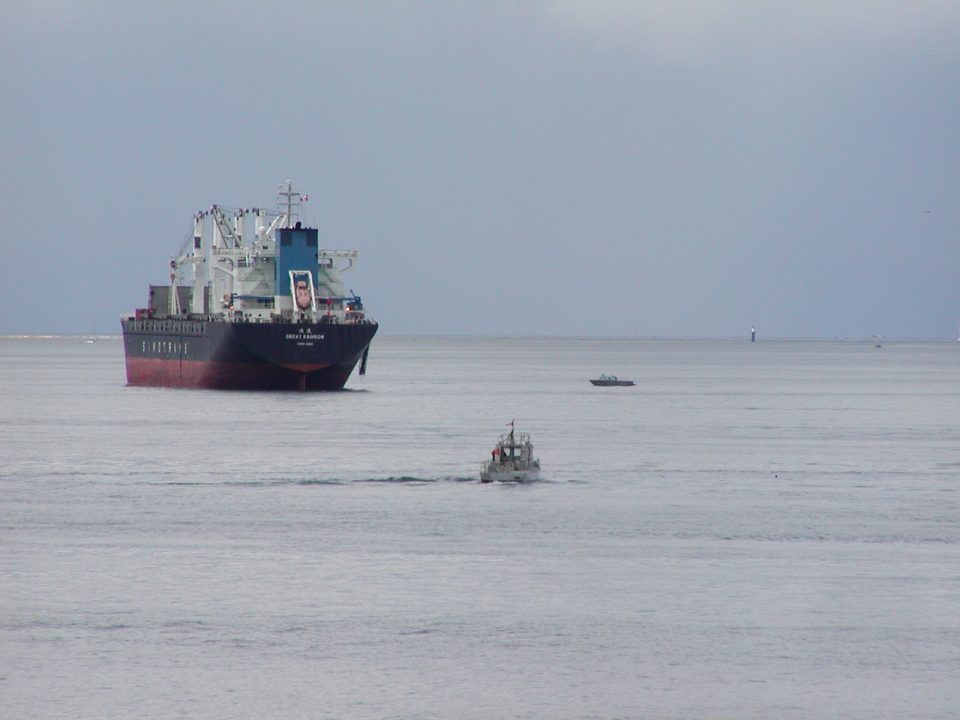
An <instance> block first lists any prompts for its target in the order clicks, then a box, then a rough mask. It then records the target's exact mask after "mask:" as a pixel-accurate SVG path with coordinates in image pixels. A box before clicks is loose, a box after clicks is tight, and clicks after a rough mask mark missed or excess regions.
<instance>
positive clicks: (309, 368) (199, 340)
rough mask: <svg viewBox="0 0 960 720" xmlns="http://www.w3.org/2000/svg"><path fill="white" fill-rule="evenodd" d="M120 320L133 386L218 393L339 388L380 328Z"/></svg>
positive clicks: (128, 380) (129, 374)
mask: <svg viewBox="0 0 960 720" xmlns="http://www.w3.org/2000/svg"><path fill="white" fill-rule="evenodd" d="M122 325H123V344H124V352H125V355H126V369H127V384H128V385H135V386H137V385H139V386H153V387H181V388H206V389H217V390H339V389H341V388H343V386H344V384H345V383H346V382H347V378H349V377H350V374H351V372H353V369H354V367H356V365H357V363H358V362H360V361H361V359H364V360H365V352H366V351H367V349H368V347H369V345H370V341H371V340H372V339H373V336H374V335H375V334H376V332H377V324H376V323H371V322H364V323H356V324H332V323H323V322H319V323H315V322H300V323H298V322H271V323H258V322H250V323H248V322H231V321H225V320H192V319H170V318H164V319H152V318H145V319H138V318H131V319H126V320H123V321H122ZM363 369H364V368H363V367H361V373H362V372H363Z"/></svg>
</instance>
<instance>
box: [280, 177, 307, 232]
mask: <svg viewBox="0 0 960 720" xmlns="http://www.w3.org/2000/svg"><path fill="white" fill-rule="evenodd" d="M305 199H306V198H305V197H304V196H303V195H301V194H300V192H299V191H298V190H294V189H293V182H291V181H290V180H287V182H286V184H284V185H281V186H280V187H279V188H278V189H277V205H279V206H280V208H281V209H282V208H283V207H284V205H286V208H287V212H286V224H285V225H284V227H293V225H294V222H293V218H294V210H295V209H296V210H297V213H296V214H297V215H299V209H300V205H301V202H302V201H303V200H305Z"/></svg>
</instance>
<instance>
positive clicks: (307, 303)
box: [290, 270, 316, 312]
mask: <svg viewBox="0 0 960 720" xmlns="http://www.w3.org/2000/svg"><path fill="white" fill-rule="evenodd" d="M290 291H291V293H293V306H294V308H295V309H296V310H297V311H298V312H307V311H308V310H316V307H315V305H314V299H313V275H312V274H311V273H309V272H305V271H297V270H291V271H290Z"/></svg>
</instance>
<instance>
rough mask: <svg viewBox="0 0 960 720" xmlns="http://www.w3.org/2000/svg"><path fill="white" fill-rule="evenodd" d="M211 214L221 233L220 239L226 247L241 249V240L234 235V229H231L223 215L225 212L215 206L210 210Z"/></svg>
mask: <svg viewBox="0 0 960 720" xmlns="http://www.w3.org/2000/svg"><path fill="white" fill-rule="evenodd" d="M210 213H211V215H212V216H213V221H214V222H215V223H216V225H217V229H218V230H219V231H220V237H221V239H222V240H223V244H224V246H226V247H230V246H231V245H232V246H233V247H235V248H238V247H240V245H241V242H240V238H238V237H237V236H236V235H235V234H234V232H233V228H231V227H230V223H228V222H227V218H226V216H225V215H224V214H223V210H221V209H220V208H219V207H218V206H217V205H214V206H212V207H211V208H210Z"/></svg>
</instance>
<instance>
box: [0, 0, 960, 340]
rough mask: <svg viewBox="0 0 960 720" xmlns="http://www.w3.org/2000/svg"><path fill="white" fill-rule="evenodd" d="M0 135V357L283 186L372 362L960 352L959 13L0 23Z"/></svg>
mask: <svg viewBox="0 0 960 720" xmlns="http://www.w3.org/2000/svg"><path fill="white" fill-rule="evenodd" d="M0 128H2V134H0V217H2V219H3V225H4V227H3V232H2V235H0V243H2V260H0V298H2V302H3V307H4V312H3V313H0V334H47V333H53V334H55V333H109V334H117V333H119V329H120V327H119V316H120V314H121V313H124V312H129V311H131V310H132V309H133V308H134V307H139V306H143V305H144V304H145V302H146V295H147V285H148V284H150V283H154V284H159V283H162V282H164V281H165V280H166V275H167V270H166V268H167V263H168V260H169V259H170V257H171V256H172V255H174V254H175V253H176V252H177V250H178V248H179V247H180V245H181V243H182V242H183V240H184V238H185V237H186V235H187V233H188V232H189V231H190V228H191V217H192V214H193V213H194V212H195V211H196V210H199V209H201V208H206V207H209V206H210V205H211V204H213V203H219V204H223V205H228V206H235V207H249V206H264V205H272V204H273V202H274V200H275V196H274V193H275V189H276V186H277V185H278V184H279V183H281V182H283V181H284V180H286V179H292V180H294V181H295V182H296V183H298V184H299V186H300V187H301V188H302V189H303V190H304V191H305V192H308V193H309V194H310V202H309V204H308V206H307V209H306V219H307V220H308V221H310V223H311V224H313V225H315V226H317V227H319V228H320V232H321V237H322V238H323V242H322V244H323V245H324V246H326V247H334V248H355V249H357V250H358V251H359V252H360V262H359V266H358V268H357V269H356V270H355V271H354V272H353V273H352V274H351V275H349V276H347V277H346V285H347V287H349V288H353V289H354V290H355V291H356V292H357V293H358V294H361V295H362V296H363V297H364V300H365V302H366V305H367V308H368V310H369V312H370V314H371V315H373V316H374V317H375V318H376V319H378V320H379V321H380V323H381V332H382V333H385V334H394V335H397V334H481V335H486V334H510V335H518V334H535V335H573V336H595V335H601V336H608V335H617V336H620V335H622V336H670V337H691V336H692V337H700V336H702V337H727V336H745V335H748V334H749V331H750V327H751V326H752V325H755V326H756V327H757V330H758V333H759V334H760V336H761V337H765V336H766V337H818V338H833V337H870V336H873V335H881V336H887V337H902V338H955V337H957V332H958V325H960V203H958V192H960V2H955V1H952V0H944V1H939V2H934V1H924V0H903V1H902V2H886V1H884V0H851V1H849V2H844V1H843V0H831V1H824V2H820V1H818V0H797V1H796V2H776V1H772V0H754V1H752V2H747V1H746V0H739V1H736V0H735V1H733V2H721V1H720V0H714V1H711V2H706V1H703V2H696V1H683V0H664V1H663V2H660V1H658V0H634V1H633V2H627V1H625V0H624V1H618V0H610V1H608V2H604V1H603V0H554V1H551V0H530V1H529V2H500V1H497V0H475V1H472V2H470V1H467V2H451V1H450V0H438V1H437V2H419V1H410V2H402V1H398V2H387V1H384V2H359V1H357V0H352V1H344V2H319V1H317V0H304V1H303V2H288V1H286V0H274V1H272V2H269V3H267V2H262V1H261V0H256V1H254V0H249V1H248V0H231V1H230V2H222V3H220V2H196V0H190V2H177V1H175V0H164V1H159V0H158V1H157V2H137V1H136V0H123V1H120V0H82V1H81V0H73V1H71V0H0Z"/></svg>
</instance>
